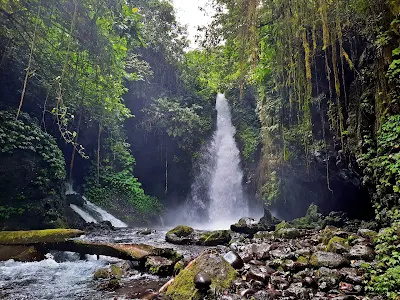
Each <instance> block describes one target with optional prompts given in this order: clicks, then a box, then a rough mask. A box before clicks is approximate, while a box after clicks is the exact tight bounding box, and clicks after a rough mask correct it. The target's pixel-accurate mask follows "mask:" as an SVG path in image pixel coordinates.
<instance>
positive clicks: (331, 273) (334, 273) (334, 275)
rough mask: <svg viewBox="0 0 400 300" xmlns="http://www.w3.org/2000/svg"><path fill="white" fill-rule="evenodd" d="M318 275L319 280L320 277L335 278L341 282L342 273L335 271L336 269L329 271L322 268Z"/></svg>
mask: <svg viewBox="0 0 400 300" xmlns="http://www.w3.org/2000/svg"><path fill="white" fill-rule="evenodd" d="M316 275H317V277H318V278H320V277H330V278H334V279H336V280H339V277H340V273H339V272H338V271H337V270H335V269H329V268H326V267H321V268H319V269H318V271H317V272H316Z"/></svg>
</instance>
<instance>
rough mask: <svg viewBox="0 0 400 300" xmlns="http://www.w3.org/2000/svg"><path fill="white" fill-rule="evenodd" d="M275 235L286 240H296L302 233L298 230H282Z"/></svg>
mask: <svg viewBox="0 0 400 300" xmlns="http://www.w3.org/2000/svg"><path fill="white" fill-rule="evenodd" d="M275 235H276V236H277V237H280V238H284V239H296V238H298V237H300V236H301V233H300V231H299V230H298V229H296V228H281V229H279V230H277V231H276V232H275Z"/></svg>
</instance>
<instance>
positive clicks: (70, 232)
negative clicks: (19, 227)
mask: <svg viewBox="0 0 400 300" xmlns="http://www.w3.org/2000/svg"><path fill="white" fill-rule="evenodd" d="M82 234H84V232H83V231H81V230H77V229H45V230H29V231H0V244H2V245H25V244H39V243H57V242H62V241H65V240H66V239H69V238H74V237H78V236H80V235H82Z"/></svg>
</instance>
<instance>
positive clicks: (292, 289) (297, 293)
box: [283, 282, 310, 299]
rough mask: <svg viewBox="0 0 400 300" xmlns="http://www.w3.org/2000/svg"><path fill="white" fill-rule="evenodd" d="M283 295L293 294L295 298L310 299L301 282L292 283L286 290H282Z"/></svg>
mask: <svg viewBox="0 0 400 300" xmlns="http://www.w3.org/2000/svg"><path fill="white" fill-rule="evenodd" d="M283 295H284V296H286V297H287V296H293V297H296V299H310V296H309V294H308V291H307V289H306V288H304V287H303V285H302V283H301V282H297V283H292V284H291V285H290V286H289V288H288V289H287V290H285V291H284V292H283Z"/></svg>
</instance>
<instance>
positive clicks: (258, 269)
mask: <svg viewBox="0 0 400 300" xmlns="http://www.w3.org/2000/svg"><path fill="white" fill-rule="evenodd" d="M269 277H270V275H269V274H268V271H267V269H266V268H264V267H262V266H250V269H249V270H248V271H247V274H246V280H258V281H262V282H265V283H267V282H268V280H269Z"/></svg>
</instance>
